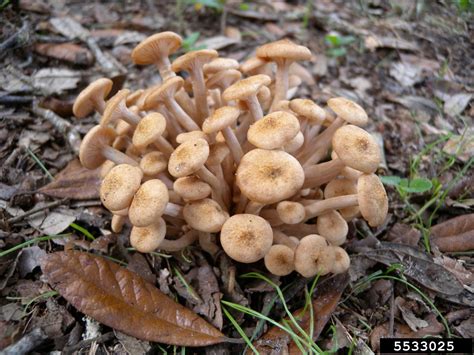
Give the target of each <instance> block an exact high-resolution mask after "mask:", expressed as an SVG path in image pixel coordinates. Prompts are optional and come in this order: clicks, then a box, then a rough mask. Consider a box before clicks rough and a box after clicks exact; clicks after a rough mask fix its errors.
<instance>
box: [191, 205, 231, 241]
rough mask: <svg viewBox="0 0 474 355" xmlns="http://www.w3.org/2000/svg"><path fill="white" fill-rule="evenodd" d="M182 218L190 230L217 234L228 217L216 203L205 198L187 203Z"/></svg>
mask: <svg viewBox="0 0 474 355" xmlns="http://www.w3.org/2000/svg"><path fill="white" fill-rule="evenodd" d="M183 217H184V220H185V221H186V223H188V224H189V226H190V227H191V228H194V229H196V230H198V231H201V232H209V233H217V232H219V231H220V230H221V228H222V225H223V224H224V222H225V221H226V220H227V218H229V215H228V214H227V212H225V211H224V210H223V209H222V207H221V206H220V205H219V204H218V203H217V202H216V201H214V200H211V199H209V198H205V199H203V200H199V201H192V202H189V203H187V204H186V205H185V206H184V208H183Z"/></svg>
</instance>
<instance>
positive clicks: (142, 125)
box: [132, 112, 166, 149]
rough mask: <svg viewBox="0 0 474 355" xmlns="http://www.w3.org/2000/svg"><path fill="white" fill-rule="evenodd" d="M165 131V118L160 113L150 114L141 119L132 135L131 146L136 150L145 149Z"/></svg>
mask: <svg viewBox="0 0 474 355" xmlns="http://www.w3.org/2000/svg"><path fill="white" fill-rule="evenodd" d="M165 129H166V118H164V116H163V115H162V114H161V113H158V112H152V113H149V114H148V115H146V116H145V117H143V118H142V119H141V120H140V122H139V123H138V125H137V127H136V128H135V132H134V133H133V140H132V142H133V145H134V146H135V147H137V148H138V149H142V148H146V146H148V145H149V144H152V143H153V142H156V141H157V140H158V138H159V137H161V136H162V135H163V133H164V131H165Z"/></svg>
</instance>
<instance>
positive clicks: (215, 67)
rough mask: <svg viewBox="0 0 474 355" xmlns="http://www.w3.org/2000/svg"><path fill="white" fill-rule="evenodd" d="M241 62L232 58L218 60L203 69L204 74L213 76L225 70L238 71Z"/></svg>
mask: <svg viewBox="0 0 474 355" xmlns="http://www.w3.org/2000/svg"><path fill="white" fill-rule="evenodd" d="M238 68H239V62H238V61H236V60H235V59H232V58H216V59H214V60H213V61H212V62H210V63H207V64H205V65H204V67H203V71H204V74H206V75H211V74H215V73H217V72H220V71H223V70H230V69H238Z"/></svg>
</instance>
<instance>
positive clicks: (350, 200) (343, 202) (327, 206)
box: [305, 194, 359, 220]
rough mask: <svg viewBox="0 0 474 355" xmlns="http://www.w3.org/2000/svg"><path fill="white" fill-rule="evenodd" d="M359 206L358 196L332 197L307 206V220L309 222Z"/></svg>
mask: <svg viewBox="0 0 474 355" xmlns="http://www.w3.org/2000/svg"><path fill="white" fill-rule="evenodd" d="M358 205H359V202H358V195H357V194H353V195H344V196H337V197H332V198H328V199H325V200H321V201H317V202H315V203H313V204H311V205H307V206H305V212H306V217H305V218H306V219H307V220H308V219H310V218H313V217H316V216H319V215H321V214H323V213H325V212H328V211H331V210H338V209H340V208H345V207H353V206H358Z"/></svg>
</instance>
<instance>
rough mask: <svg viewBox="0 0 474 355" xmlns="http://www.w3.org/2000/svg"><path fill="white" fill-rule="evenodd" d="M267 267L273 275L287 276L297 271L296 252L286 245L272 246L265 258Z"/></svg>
mask: <svg viewBox="0 0 474 355" xmlns="http://www.w3.org/2000/svg"><path fill="white" fill-rule="evenodd" d="M264 262H265V267H266V268H267V270H268V271H270V272H271V273H272V274H273V275H277V276H285V275H288V274H290V273H291V272H292V271H293V270H294V269H295V252H294V250H293V249H291V248H290V247H288V246H286V245H281V244H275V245H272V247H271V248H270V250H269V251H268V253H267V254H266V255H265V258H264Z"/></svg>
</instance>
